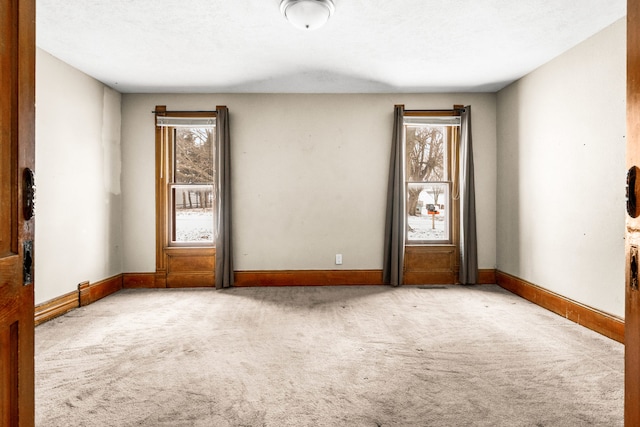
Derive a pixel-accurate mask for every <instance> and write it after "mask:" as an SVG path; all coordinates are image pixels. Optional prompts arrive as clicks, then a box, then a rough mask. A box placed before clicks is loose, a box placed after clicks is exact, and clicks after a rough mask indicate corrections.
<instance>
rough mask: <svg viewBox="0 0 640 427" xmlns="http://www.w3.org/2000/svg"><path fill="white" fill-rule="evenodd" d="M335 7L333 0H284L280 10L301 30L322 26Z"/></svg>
mask: <svg viewBox="0 0 640 427" xmlns="http://www.w3.org/2000/svg"><path fill="white" fill-rule="evenodd" d="M335 9H336V7H335V6H334V4H333V0H282V2H281V3H280V12H282V14H283V15H284V16H285V18H287V20H288V21H289V22H291V24H293V26H294V27H296V28H300V29H301V30H315V29H317V28H320V27H322V26H323V25H324V24H325V23H326V22H327V21H328V20H329V17H330V16H331V15H332V14H333V11H334V10H335Z"/></svg>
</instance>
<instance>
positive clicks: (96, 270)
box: [35, 49, 122, 303]
mask: <svg viewBox="0 0 640 427" xmlns="http://www.w3.org/2000/svg"><path fill="white" fill-rule="evenodd" d="M120 102H121V97H120V94H119V93H118V92H115V91H113V90H111V89H109V88H108V87H106V86H105V85H103V84H102V83H100V82H98V81H96V80H94V79H92V78H90V77H88V76H87V75H85V74H83V73H81V72H80V71H78V70H76V69H74V68H72V67H70V66H68V65H67V64H65V63H63V62H61V61H59V60H58V59H56V58H54V57H53V56H51V55H49V54H48V53H46V52H44V51H42V50H40V49H38V50H37V53H36V186H37V191H36V215H35V224H36V236H35V238H36V243H35V245H36V247H35V254H36V255H35V256H36V262H35V277H36V280H35V283H36V286H35V294H36V303H41V302H44V301H48V300H50V299H52V298H55V297H59V296H61V295H63V294H65V293H68V292H71V291H73V290H75V289H77V285H78V283H80V282H83V281H86V280H89V281H92V282H93V281H98V280H102V279H105V278H108V277H110V276H113V275H115V274H119V273H121V272H122V233H121V223H122V218H121V188H120V187H121V186H120V164H121V162H120V157H121V156H120Z"/></svg>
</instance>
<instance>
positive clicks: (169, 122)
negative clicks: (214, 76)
mask: <svg viewBox="0 0 640 427" xmlns="http://www.w3.org/2000/svg"><path fill="white" fill-rule="evenodd" d="M155 114H156V116H155V118H156V121H155V131H156V132H155V133H156V275H155V286H156V287H165V286H166V287H193V286H214V285H215V263H216V247H215V242H216V228H215V227H216V224H217V221H216V219H217V218H216V215H217V214H216V212H217V208H218V207H219V206H218V203H217V200H216V198H217V194H218V193H219V191H218V188H217V185H218V184H217V182H218V176H217V169H218V167H217V165H216V148H217V147H216V144H217V132H216V129H217V127H216V124H217V113H216V111H202V112H200V111H198V112H184V111H167V108H166V106H164V105H156V109H155Z"/></svg>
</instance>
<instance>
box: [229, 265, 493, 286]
mask: <svg viewBox="0 0 640 427" xmlns="http://www.w3.org/2000/svg"><path fill="white" fill-rule="evenodd" d="M434 274H435V275H434V276H429V277H428V278H431V279H433V280H427V281H422V282H418V281H410V282H409V283H406V285H407V286H410V285H425V284H427V285H429V284H439V285H442V284H450V285H453V284H456V279H457V278H456V277H454V276H452V275H451V274H448V273H447V272H445V273H444V275H443V276H442V277H440V276H438V277H436V275H437V272H436V273H434ZM406 275H407V273H405V276H406ZM234 277H235V278H234V280H235V283H234V285H235V286H237V287H246V286H339V285H382V284H383V283H382V270H281V271H280V270H277V271H273V270H270V271H269V270H268V271H236V272H235V276H234ZM422 278H423V279H424V278H427V277H426V276H424V275H423V277H422ZM438 278H439V279H443V280H440V281H438V280H436V279H438ZM495 278H496V273H495V270H493V269H485V270H479V272H478V284H479V285H488V284H494V283H496V279H495ZM414 282H415V283H414Z"/></svg>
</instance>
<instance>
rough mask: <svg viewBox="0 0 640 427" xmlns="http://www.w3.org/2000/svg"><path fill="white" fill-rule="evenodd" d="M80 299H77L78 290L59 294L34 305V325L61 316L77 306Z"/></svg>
mask: <svg viewBox="0 0 640 427" xmlns="http://www.w3.org/2000/svg"><path fill="white" fill-rule="evenodd" d="M79 305H80V300H79V299H78V292H76V291H74V292H69V293H68V294H64V295H61V296H59V297H57V298H54V299H52V300H49V301H47V302H43V303H42V304H38V305H36V306H35V309H34V315H35V325H36V326H38V325H39V324H41V323H44V322H47V321H49V320H51V319H53V318H56V317H58V316H62V315H63V314H65V313H68V312H70V311H71V310H73V309H74V308H78V306H79Z"/></svg>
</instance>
